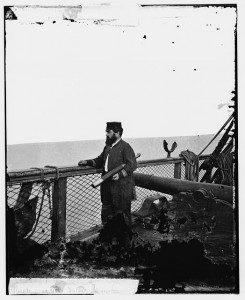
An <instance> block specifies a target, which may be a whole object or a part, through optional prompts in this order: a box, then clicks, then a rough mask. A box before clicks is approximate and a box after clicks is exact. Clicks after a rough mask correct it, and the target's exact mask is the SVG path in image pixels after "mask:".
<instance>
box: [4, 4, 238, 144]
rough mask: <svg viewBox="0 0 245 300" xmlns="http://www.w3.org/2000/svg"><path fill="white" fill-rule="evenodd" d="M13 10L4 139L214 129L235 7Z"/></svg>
mask: <svg viewBox="0 0 245 300" xmlns="http://www.w3.org/2000/svg"><path fill="white" fill-rule="evenodd" d="M108 3H109V2H106V1H104V3H102V4H100V5H99V4H98V5H89V4H87V5H83V6H76V7H58V6H56V7H49V8H47V7H31V6H26V7H23V6H19V7H17V6H14V7H13V8H12V10H13V12H14V14H15V15H16V17H17V20H6V22H5V28H6V112H7V113H6V124H7V128H6V129H7V130H6V132H7V144H10V145H11V144H22V143H38V142H57V141H76V140H77V141H78V140H79V141H80V140H88V139H104V137H105V125H106V122H108V121H121V122H122V125H123V128H124V136H125V137H129V138H131V137H167V136H182V135H183V136H185V135H186V136H188V135H201V134H210V133H216V132H217V131H218V130H219V129H220V128H221V126H222V125H223V124H224V123H225V121H226V120H227V119H228V117H229V116H230V114H231V112H232V110H231V109H229V108H228V104H231V102H230V99H231V98H232V96H233V94H232V91H234V89H235V62H234V60H235V40H234V30H235V26H236V10H235V8H224V7H222V6H218V7H217V6H216V7H199V8H194V7H192V6H174V7H168V6H162V7H141V6H139V5H136V4H135V3H134V1H132V3H131V2H130V3H131V4H128V2H126V3H127V5H125V4H123V3H122V2H120V1H119V2H118V1H116V4H115V3H114V4H108Z"/></svg>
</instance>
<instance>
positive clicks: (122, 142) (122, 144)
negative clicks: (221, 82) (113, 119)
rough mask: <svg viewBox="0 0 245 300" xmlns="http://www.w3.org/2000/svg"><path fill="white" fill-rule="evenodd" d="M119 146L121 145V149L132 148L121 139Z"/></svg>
mask: <svg viewBox="0 0 245 300" xmlns="http://www.w3.org/2000/svg"><path fill="white" fill-rule="evenodd" d="M119 144H121V146H122V147H129V148H132V147H131V145H130V144H129V143H128V142H126V141H124V140H123V139H122V140H121V141H120V143H119Z"/></svg>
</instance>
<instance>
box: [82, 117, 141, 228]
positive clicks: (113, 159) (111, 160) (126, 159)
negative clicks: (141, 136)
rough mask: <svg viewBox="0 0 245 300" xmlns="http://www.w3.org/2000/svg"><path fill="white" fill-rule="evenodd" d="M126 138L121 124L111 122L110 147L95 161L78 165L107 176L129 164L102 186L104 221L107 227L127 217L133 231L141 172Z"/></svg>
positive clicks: (109, 129) (107, 138) (102, 217)
mask: <svg viewBox="0 0 245 300" xmlns="http://www.w3.org/2000/svg"><path fill="white" fill-rule="evenodd" d="M122 134H123V128H122V125H121V123H120V122H107V127H106V145H105V147H104V149H103V151H102V153H101V154H100V155H99V156H98V157H96V158H94V159H90V160H81V161H79V163H78V165H79V166H84V165H88V166H92V167H95V168H98V169H100V168H102V170H103V171H102V175H105V174H106V173H107V172H110V171H111V170H113V169H115V168H116V167H118V166H120V165H121V164H125V167H124V168H123V169H122V170H121V171H120V172H119V173H117V174H115V175H114V176H113V177H112V178H109V179H108V180H106V181H104V182H103V183H102V184H101V187H100V193H101V202H102V210H101V220H102V224H106V223H107V221H108V219H109V218H112V217H114V216H116V215H117V214H123V216H124V220H125V223H126V225H127V226H128V227H131V201H132V199H133V198H134V196H135V184H134V179H133V172H134V171H135V170H136V168H137V162H136V158H135V153H134V150H133V149H132V147H131V146H130V145H129V144H128V143H127V142H125V141H124V140H122Z"/></svg>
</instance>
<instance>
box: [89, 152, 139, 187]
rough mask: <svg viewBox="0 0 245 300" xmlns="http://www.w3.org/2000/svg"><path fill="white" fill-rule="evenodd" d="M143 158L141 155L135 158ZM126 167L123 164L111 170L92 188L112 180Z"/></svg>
mask: <svg viewBox="0 0 245 300" xmlns="http://www.w3.org/2000/svg"><path fill="white" fill-rule="evenodd" d="M140 156H141V154H140V153H137V154H136V156H135V158H136V159H137V158H139V157H140ZM124 167H125V164H121V165H120V166H118V167H116V168H115V169H113V170H111V171H110V172H108V173H106V174H105V175H104V176H102V177H101V178H99V179H97V180H96V181H95V182H93V183H92V187H93V188H96V187H97V186H99V185H101V183H102V182H104V181H105V180H107V179H109V178H111V177H112V176H113V175H115V174H117V173H118V172H120V171H121V170H122V169H123V168H124Z"/></svg>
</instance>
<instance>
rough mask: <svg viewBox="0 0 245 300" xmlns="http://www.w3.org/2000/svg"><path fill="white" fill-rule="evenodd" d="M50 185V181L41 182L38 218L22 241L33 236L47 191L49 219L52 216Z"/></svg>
mask: <svg viewBox="0 0 245 300" xmlns="http://www.w3.org/2000/svg"><path fill="white" fill-rule="evenodd" d="M50 185H51V181H47V180H43V182H42V199H41V203H40V208H39V212H38V216H37V219H36V222H35V225H34V226H33V228H32V231H31V233H29V235H27V236H26V237H25V238H24V239H28V238H30V237H31V236H32V235H33V234H34V232H35V231H36V228H37V224H38V222H39V218H40V216H41V212H42V208H43V202H44V197H45V194H46V190H47V191H48V194H47V196H48V199H49V208H50V218H51V216H52V214H51V213H52V208H51V203H50Z"/></svg>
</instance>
